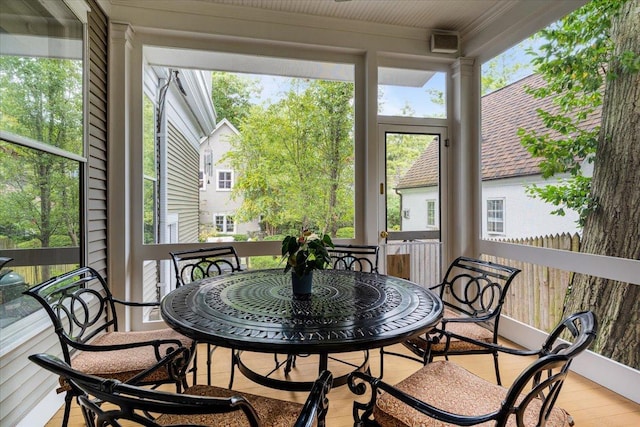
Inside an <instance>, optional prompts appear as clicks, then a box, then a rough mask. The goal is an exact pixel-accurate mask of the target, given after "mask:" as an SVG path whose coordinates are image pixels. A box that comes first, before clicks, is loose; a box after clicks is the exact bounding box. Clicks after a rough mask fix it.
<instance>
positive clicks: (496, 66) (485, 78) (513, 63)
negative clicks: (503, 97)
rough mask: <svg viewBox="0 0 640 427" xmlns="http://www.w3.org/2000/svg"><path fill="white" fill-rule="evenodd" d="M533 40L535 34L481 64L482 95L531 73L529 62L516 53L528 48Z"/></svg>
mask: <svg viewBox="0 0 640 427" xmlns="http://www.w3.org/2000/svg"><path fill="white" fill-rule="evenodd" d="M534 42H535V36H533V37H531V38H528V39H526V40H525V41H523V42H521V43H519V44H518V45H517V46H514V47H512V48H511V49H509V50H507V51H506V52H504V53H502V54H501V55H498V56H496V57H494V58H493V59H490V60H489V61H487V62H486V63H484V64H482V77H481V87H482V95H486V94H488V93H490V92H493V91H494V90H498V89H502V88H503V87H505V86H507V85H509V84H511V83H513V82H514V81H515V80H517V79H518V78H522V77H523V76H525V75H527V74H530V73H531V68H530V66H529V64H528V63H527V62H526V61H524V58H522V57H519V56H518V53H519V52H522V51H523V50H526V49H530V48H531V46H532V45H533V44H534Z"/></svg>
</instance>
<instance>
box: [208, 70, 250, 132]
mask: <svg viewBox="0 0 640 427" xmlns="http://www.w3.org/2000/svg"><path fill="white" fill-rule="evenodd" d="M211 79H212V86H211V98H212V99H213V105H215V106H216V117H217V120H218V121H220V120H222V119H227V120H229V122H231V123H232V124H234V126H235V125H236V124H237V123H240V122H241V121H242V120H244V119H245V117H246V115H247V113H248V112H249V111H250V107H251V98H252V96H254V95H258V94H259V93H260V92H261V90H262V89H261V87H260V85H259V83H258V81H257V80H252V79H251V78H249V77H243V76H242V75H239V74H234V73H226V72H222V71H214V72H213V73H211Z"/></svg>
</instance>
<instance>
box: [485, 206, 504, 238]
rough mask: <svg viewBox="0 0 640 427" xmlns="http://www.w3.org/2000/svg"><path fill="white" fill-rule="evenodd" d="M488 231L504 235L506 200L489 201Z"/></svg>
mask: <svg viewBox="0 0 640 427" xmlns="http://www.w3.org/2000/svg"><path fill="white" fill-rule="evenodd" d="M487 231H488V232H489V233H499V234H502V233H504V199H489V200H487Z"/></svg>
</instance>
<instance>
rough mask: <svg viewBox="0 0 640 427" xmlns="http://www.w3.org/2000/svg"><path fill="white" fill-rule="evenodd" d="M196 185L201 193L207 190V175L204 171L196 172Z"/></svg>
mask: <svg viewBox="0 0 640 427" xmlns="http://www.w3.org/2000/svg"><path fill="white" fill-rule="evenodd" d="M198 185H199V187H200V190H202V191H204V190H206V189H207V175H206V174H205V173H204V171H200V172H198Z"/></svg>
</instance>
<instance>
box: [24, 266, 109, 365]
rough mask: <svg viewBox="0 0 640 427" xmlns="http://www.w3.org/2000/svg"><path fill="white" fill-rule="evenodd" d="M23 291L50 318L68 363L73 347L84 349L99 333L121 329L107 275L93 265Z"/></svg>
mask: <svg viewBox="0 0 640 427" xmlns="http://www.w3.org/2000/svg"><path fill="white" fill-rule="evenodd" d="M24 294H25V295H30V296H32V297H33V298H35V299H36V300H38V301H39V302H40V304H41V305H42V306H43V307H44V309H45V311H46V312H47V314H48V315H49V317H50V318H51V321H52V322H53V325H54V329H55V331H56V334H57V335H58V338H59V340H60V344H61V346H62V352H63V355H64V359H65V361H66V362H67V363H70V361H71V355H70V352H71V348H82V347H83V345H85V344H86V343H88V342H90V341H91V340H92V339H93V338H95V337H96V336H97V335H99V334H101V333H104V332H107V331H109V330H113V331H117V330H118V317H117V314H116V309H115V304H114V300H113V296H112V295H111V292H110V291H109V288H108V286H107V283H106V282H105V280H104V278H103V277H102V276H101V275H100V274H99V273H98V272H97V271H96V270H94V269H93V268H91V267H81V268H78V269H75V270H72V271H69V272H67V273H64V274H61V275H59V276H56V277H53V278H51V279H49V280H47V281H45V282H43V283H41V284H39V285H36V286H34V287H32V288H30V289H28V290H26V291H25V292H24ZM70 347H71V348H70Z"/></svg>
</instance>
